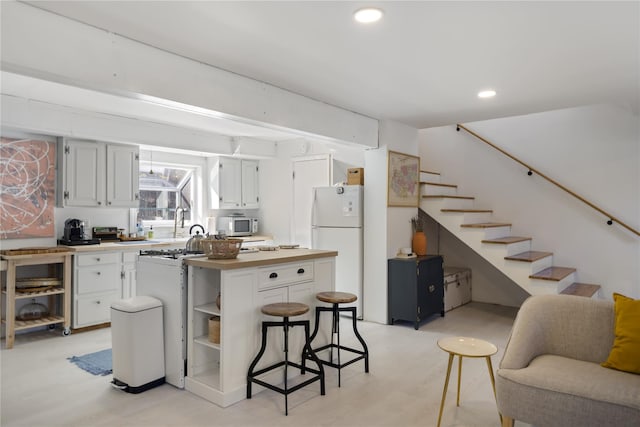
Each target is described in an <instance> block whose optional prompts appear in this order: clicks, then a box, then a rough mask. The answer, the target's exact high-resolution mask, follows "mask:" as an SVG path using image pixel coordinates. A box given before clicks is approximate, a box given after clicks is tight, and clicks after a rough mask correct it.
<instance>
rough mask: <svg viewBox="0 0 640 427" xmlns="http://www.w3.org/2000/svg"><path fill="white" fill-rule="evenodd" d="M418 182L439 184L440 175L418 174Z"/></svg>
mask: <svg viewBox="0 0 640 427" xmlns="http://www.w3.org/2000/svg"><path fill="white" fill-rule="evenodd" d="M420 181H422V182H440V175H438V174H436V173H427V172H420Z"/></svg>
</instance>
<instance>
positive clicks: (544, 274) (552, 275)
mask: <svg viewBox="0 0 640 427" xmlns="http://www.w3.org/2000/svg"><path fill="white" fill-rule="evenodd" d="M575 271H576V269H575V268H570V267H548V268H545V269H544V270H541V271H538V272H537V273H534V274H532V275H531V276H529V278H530V279H541V280H554V281H558V282H559V281H560V280H562V279H564V278H565V277H567V276H568V275H570V274H571V273H574V272H575Z"/></svg>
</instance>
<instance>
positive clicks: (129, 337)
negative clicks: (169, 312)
mask: <svg viewBox="0 0 640 427" xmlns="http://www.w3.org/2000/svg"><path fill="white" fill-rule="evenodd" d="M111 341H112V354H113V381H112V384H113V386H114V387H116V388H119V389H121V390H124V391H126V392H128V393H140V392H143V391H145V390H148V389H150V388H153V387H155V386H158V385H160V384H163V383H164V380H165V372H164V329H163V323H162V301H160V300H159V299H156V298H153V297H149V296H138V297H133V298H128V299H122V300H118V301H114V302H113V303H111Z"/></svg>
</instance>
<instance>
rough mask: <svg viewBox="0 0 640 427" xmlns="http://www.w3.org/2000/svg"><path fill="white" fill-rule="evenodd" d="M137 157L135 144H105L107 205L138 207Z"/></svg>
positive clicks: (138, 166) (138, 167)
mask: <svg viewBox="0 0 640 427" xmlns="http://www.w3.org/2000/svg"><path fill="white" fill-rule="evenodd" d="M138 159H139V152H138V147H137V146H133V145H116V144H107V199H106V201H107V206H111V207H118V208H129V207H138V198H139V175H140V173H139V169H140V162H139V160H138Z"/></svg>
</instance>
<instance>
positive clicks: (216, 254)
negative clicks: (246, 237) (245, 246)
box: [202, 239, 242, 259]
mask: <svg viewBox="0 0 640 427" xmlns="http://www.w3.org/2000/svg"><path fill="white" fill-rule="evenodd" d="M241 246H242V240H241V239H223V240H222V239H221V240H218V239H202V248H203V249H204V253H205V255H207V257H208V258H209V259H233V258H236V257H237V256H238V253H239V252H240V247H241Z"/></svg>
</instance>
